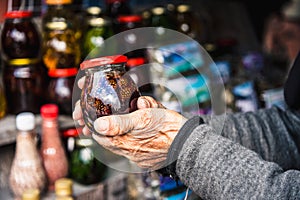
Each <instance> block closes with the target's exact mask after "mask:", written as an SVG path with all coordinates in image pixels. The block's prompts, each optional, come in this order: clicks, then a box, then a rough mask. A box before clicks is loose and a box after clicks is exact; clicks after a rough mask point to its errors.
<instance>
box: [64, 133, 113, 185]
mask: <svg viewBox="0 0 300 200" xmlns="http://www.w3.org/2000/svg"><path fill="white" fill-rule="evenodd" d="M80 134H81V129H80V128H70V129H67V130H64V131H63V138H64V141H65V147H66V150H67V155H68V159H69V178H71V179H72V180H74V181H76V182H78V183H80V184H83V185H91V184H96V183H99V182H100V181H102V180H103V179H104V178H105V176H106V170H107V167H106V166H105V165H104V164H102V163H101V162H100V161H99V160H98V159H97V157H96V155H97V151H96V150H95V149H96V148H97V143H96V142H95V141H94V140H93V139H92V138H91V137H87V136H83V135H80Z"/></svg>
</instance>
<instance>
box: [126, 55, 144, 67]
mask: <svg viewBox="0 0 300 200" xmlns="http://www.w3.org/2000/svg"><path fill="white" fill-rule="evenodd" d="M145 63H146V59H145V58H142V57H141V58H130V59H128V61H127V63H126V66H127V67H130V68H131V67H137V66H139V65H143V64H145Z"/></svg>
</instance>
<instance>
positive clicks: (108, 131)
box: [93, 108, 186, 170]
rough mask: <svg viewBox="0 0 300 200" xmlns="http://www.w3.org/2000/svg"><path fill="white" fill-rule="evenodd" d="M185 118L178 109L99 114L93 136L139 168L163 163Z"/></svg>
mask: <svg viewBox="0 0 300 200" xmlns="http://www.w3.org/2000/svg"><path fill="white" fill-rule="evenodd" d="M185 122H186V118H184V117H183V116H182V115H180V114H179V113H177V112H175V111H172V110H168V109H162V108H145V109H140V110H137V111H135V112H132V113H129V114H125V115H111V116H105V117H100V118H98V119H97V120H96V121H95V122H94V128H95V130H96V131H97V132H98V133H99V134H100V135H96V134H93V138H94V139H95V140H96V141H97V142H98V143H99V144H100V145H102V146H103V147H105V148H106V149H108V150H110V151H112V152H114V153H116V154H119V155H122V156H125V157H127V158H128V159H130V160H131V161H133V162H135V163H136V164H137V165H138V166H140V167H142V168H150V169H153V170H156V169H159V168H161V167H163V162H164V161H165V160H166V157H167V154H168V150H169V147H170V145H171V143H172V141H173V140H174V138H175V136H176V134H177V133H178V131H179V129H180V128H181V127H182V125H183V124H184V123H185Z"/></svg>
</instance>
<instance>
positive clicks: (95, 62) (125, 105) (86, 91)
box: [80, 55, 140, 132]
mask: <svg viewBox="0 0 300 200" xmlns="http://www.w3.org/2000/svg"><path fill="white" fill-rule="evenodd" d="M126 62H127V57H126V56H123V55H115V56H106V57H99V58H95V59H90V60H86V61H84V62H82V63H81V65H80V67H81V69H82V70H85V75H86V77H85V83H84V85H83V89H82V94H81V108H82V113H83V118H84V121H85V124H86V125H87V127H88V128H89V129H90V130H91V131H92V132H95V131H94V128H93V123H94V121H95V120H96V119H97V118H99V117H101V116H107V115H112V114H126V113H129V112H132V111H134V110H136V109H137V105H136V102H137V99H138V97H139V96H140V92H139V90H138V88H137V86H136V85H135V83H134V81H133V80H132V79H131V77H130V76H129V75H128V74H127V73H126V70H125V64H126Z"/></svg>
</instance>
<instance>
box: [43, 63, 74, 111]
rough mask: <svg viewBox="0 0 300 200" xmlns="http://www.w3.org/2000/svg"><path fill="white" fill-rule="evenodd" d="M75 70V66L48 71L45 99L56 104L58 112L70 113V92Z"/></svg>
mask: <svg viewBox="0 0 300 200" xmlns="http://www.w3.org/2000/svg"><path fill="white" fill-rule="evenodd" d="M77 72H78V70H77V68H66V69H53V70H49V71H48V75H49V77H50V80H49V84H48V90H47V95H48V98H47V101H48V102H49V103H54V104H56V105H58V108H59V111H60V114H63V115H68V116H71V115H72V93H73V86H74V84H75V79H76V75H77Z"/></svg>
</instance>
